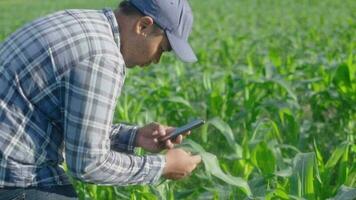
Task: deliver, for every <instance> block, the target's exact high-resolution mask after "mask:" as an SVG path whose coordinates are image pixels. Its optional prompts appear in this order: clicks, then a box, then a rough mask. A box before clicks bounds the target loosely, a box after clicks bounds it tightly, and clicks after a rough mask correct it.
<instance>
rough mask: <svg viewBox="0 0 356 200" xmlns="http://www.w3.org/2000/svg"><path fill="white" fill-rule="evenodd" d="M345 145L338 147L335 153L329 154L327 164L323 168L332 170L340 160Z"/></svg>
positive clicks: (344, 150)
mask: <svg viewBox="0 0 356 200" xmlns="http://www.w3.org/2000/svg"><path fill="white" fill-rule="evenodd" d="M346 148H347V144H346V143H343V144H341V145H339V146H338V147H337V148H336V149H335V151H334V152H333V153H332V154H331V157H330V158H329V160H328V162H327V163H326V165H325V168H328V169H330V168H333V167H335V165H336V164H337V163H338V161H339V160H340V159H341V157H342V156H343V155H344V153H345V152H346Z"/></svg>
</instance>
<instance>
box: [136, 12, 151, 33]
mask: <svg viewBox="0 0 356 200" xmlns="http://www.w3.org/2000/svg"><path fill="white" fill-rule="evenodd" d="M153 26H154V22H153V19H152V18H151V17H149V16H144V17H140V18H139V19H138V21H137V23H136V32H137V33H138V34H141V35H145V36H147V35H148V34H150V33H151V32H152V31H153Z"/></svg>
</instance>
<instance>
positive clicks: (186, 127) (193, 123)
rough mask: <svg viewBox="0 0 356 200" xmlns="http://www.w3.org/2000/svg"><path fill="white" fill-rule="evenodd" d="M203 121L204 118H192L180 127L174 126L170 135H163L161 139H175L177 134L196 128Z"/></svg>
mask: <svg viewBox="0 0 356 200" xmlns="http://www.w3.org/2000/svg"><path fill="white" fill-rule="evenodd" d="M204 123H205V121H204V120H201V119H197V120H194V121H191V122H190V123H188V124H186V125H184V126H181V127H178V128H176V129H175V130H174V131H173V133H171V134H170V135H167V136H166V137H164V138H163V139H162V141H165V140H168V139H173V140H174V139H175V138H176V137H177V136H178V135H180V134H183V133H185V132H188V131H190V130H192V129H194V128H197V127H199V126H201V125H203V124H204Z"/></svg>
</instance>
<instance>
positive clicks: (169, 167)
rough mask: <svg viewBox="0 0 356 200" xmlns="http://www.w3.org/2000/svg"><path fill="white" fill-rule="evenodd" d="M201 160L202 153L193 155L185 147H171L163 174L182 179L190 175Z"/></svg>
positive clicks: (170, 177)
mask: <svg viewBox="0 0 356 200" xmlns="http://www.w3.org/2000/svg"><path fill="white" fill-rule="evenodd" d="M200 162H201V157H200V155H195V156H192V155H190V153H188V152H186V151H184V150H183V149H170V150H168V151H167V154H166V166H165V167H164V169H163V176H164V177H165V178H168V179H174V180H177V179H182V178H184V177H187V176H189V175H190V174H191V172H192V171H193V170H194V169H195V168H196V167H197V165H198V164H199V163H200Z"/></svg>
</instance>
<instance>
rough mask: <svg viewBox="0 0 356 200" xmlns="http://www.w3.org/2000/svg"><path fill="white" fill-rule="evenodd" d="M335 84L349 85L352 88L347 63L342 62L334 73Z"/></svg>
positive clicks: (341, 86) (340, 85)
mask: <svg viewBox="0 0 356 200" xmlns="http://www.w3.org/2000/svg"><path fill="white" fill-rule="evenodd" d="M333 81H334V83H335V85H337V86H338V87H340V88H343V87H347V88H351V80H350V71H349V67H348V66H347V64H341V65H340V66H339V67H338V68H337V70H336V72H335V75H334V79H333Z"/></svg>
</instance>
